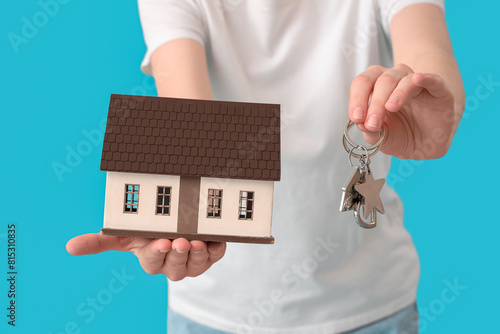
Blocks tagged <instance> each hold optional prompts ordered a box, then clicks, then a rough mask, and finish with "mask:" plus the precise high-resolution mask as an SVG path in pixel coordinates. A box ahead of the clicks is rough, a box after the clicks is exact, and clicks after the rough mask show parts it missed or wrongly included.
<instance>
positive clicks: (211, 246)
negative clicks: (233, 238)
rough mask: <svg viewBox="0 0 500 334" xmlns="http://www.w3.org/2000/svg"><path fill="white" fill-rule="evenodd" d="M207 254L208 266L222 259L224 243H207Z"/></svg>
mask: <svg viewBox="0 0 500 334" xmlns="http://www.w3.org/2000/svg"><path fill="white" fill-rule="evenodd" d="M207 248H208V254H209V259H208V261H209V262H210V265H212V264H214V263H215V262H217V261H219V260H220V259H222V257H223V256H224V254H225V253H226V243H225V242H209V243H208V246H207Z"/></svg>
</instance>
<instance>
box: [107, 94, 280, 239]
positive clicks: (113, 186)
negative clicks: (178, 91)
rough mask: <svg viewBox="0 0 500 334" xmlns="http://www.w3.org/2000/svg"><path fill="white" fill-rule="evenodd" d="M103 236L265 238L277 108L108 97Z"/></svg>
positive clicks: (276, 167) (275, 163)
mask: <svg viewBox="0 0 500 334" xmlns="http://www.w3.org/2000/svg"><path fill="white" fill-rule="evenodd" d="M101 170H104V171H106V172H107V178H106V201H105V212H104V228H103V229H102V230H101V232H102V233H103V234H106V235H115V236H127V237H145V238H168V239H174V238H180V237H183V238H186V239H188V240H203V241H228V242H249V243H268V244H269V243H273V242H274V238H273V237H272V236H271V218H272V207H273V190H274V182H275V181H279V179H280V107H279V105H276V104H256V103H238V102H221V101H204V100H190V99H176V98H162V97H146V96H130V95H111V99H110V104H109V112H108V120H107V127H106V133H105V135H104V144H103V150H102V159H101Z"/></svg>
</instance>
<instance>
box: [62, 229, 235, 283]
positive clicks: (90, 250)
mask: <svg viewBox="0 0 500 334" xmlns="http://www.w3.org/2000/svg"><path fill="white" fill-rule="evenodd" d="M66 249H67V251H68V252H69V253H70V254H73V255H85V254H96V253H101V252H105V251H109V250H117V251H121V252H132V253H134V255H135V256H137V258H138V259H139V262H140V264H141V267H142V269H144V271H145V272H146V273H148V274H150V275H156V274H163V275H165V276H167V277H168V278H169V279H171V280H172V281H179V280H181V279H183V278H185V277H195V276H198V275H201V274H203V273H204V272H205V271H207V270H208V269H209V268H210V267H211V266H212V265H213V264H214V263H215V262H217V261H219V260H220V259H221V258H222V257H223V256H224V253H225V251H226V243H221V242H208V243H205V242H203V241H191V242H189V241H187V240H186V239H184V238H180V239H175V240H174V241H170V240H168V239H154V240H153V239H145V238H126V237H115V236H108V235H101V234H99V233H89V234H83V235H79V236H77V237H74V238H73V239H71V240H70V241H68V243H67V244H66Z"/></svg>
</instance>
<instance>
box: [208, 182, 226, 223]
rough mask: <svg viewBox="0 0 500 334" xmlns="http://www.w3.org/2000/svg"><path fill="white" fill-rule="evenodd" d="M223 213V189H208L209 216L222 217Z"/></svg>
mask: <svg viewBox="0 0 500 334" xmlns="http://www.w3.org/2000/svg"><path fill="white" fill-rule="evenodd" d="M221 214H222V189H208V206H207V218H220V217H221Z"/></svg>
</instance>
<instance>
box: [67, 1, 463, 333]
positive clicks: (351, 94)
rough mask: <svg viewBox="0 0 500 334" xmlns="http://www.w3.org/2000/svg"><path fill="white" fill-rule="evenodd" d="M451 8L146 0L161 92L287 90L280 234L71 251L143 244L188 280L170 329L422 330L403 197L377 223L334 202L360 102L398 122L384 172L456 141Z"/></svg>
mask: <svg viewBox="0 0 500 334" xmlns="http://www.w3.org/2000/svg"><path fill="white" fill-rule="evenodd" d="M443 7H444V3H443V1H441V0H428V1H418V0H372V1H345V2H340V1H326V0H246V1H245V0H234V1H229V0H218V1H216V0H213V1H202V0H191V1H186V0H164V1H161V0H140V1H139V10H140V15H141V22H142V25H143V30H144V36H145V40H146V44H147V46H148V51H147V53H146V56H145V58H144V61H143V64H142V68H143V70H144V71H145V72H146V73H148V74H152V75H153V76H154V78H155V82H156V86H157V91H158V95H159V96H171V97H184V98H195V99H212V98H215V99H218V100H232V101H246V102H266V103H279V104H281V106H282V113H283V114H282V138H281V141H282V149H281V153H282V157H281V159H282V178H281V181H280V182H279V183H277V184H276V186H275V205H274V212H273V234H274V236H275V237H276V243H275V245H273V246H269V247H268V246H257V245H242V244H230V245H228V246H227V250H226V245H225V244H222V243H208V244H206V243H204V242H201V241H191V242H188V241H187V240H185V239H177V240H174V241H172V242H171V241H169V240H164V239H158V240H148V239H137V238H131V239H126V238H118V237H109V236H101V235H99V234H89V235H83V236H79V237H76V238H74V239H72V240H71V241H70V242H69V243H68V246H67V247H68V251H69V252H70V253H72V254H91V253H98V252H102V251H106V250H111V249H114V250H121V251H131V252H133V253H134V254H135V255H136V256H137V257H138V258H139V261H140V263H141V266H142V267H143V268H144V270H145V271H146V272H147V273H149V274H158V273H162V274H164V275H166V276H167V277H168V278H169V279H171V280H172V281H180V282H176V283H171V284H169V308H170V310H171V311H170V312H169V325H168V326H169V327H168V328H169V331H170V332H173V333H191V332H192V333H340V332H351V331H352V332H353V333H385V332H390V331H392V332H395V331H396V332H405V333H417V332H418V315H417V313H416V312H417V311H416V305H415V299H416V288H417V283H418V276H419V264H418V257H417V255H416V251H415V248H414V246H413V244H412V242H411V238H410V236H409V235H408V233H407V232H406V230H405V229H404V227H403V223H402V216H403V214H402V206H401V203H400V200H399V198H398V196H397V195H396V194H395V193H394V192H393V191H392V190H391V189H390V188H389V187H385V188H384V190H383V191H382V194H381V195H382V198H383V201H384V206H385V211H386V214H385V215H379V216H378V221H379V222H378V226H377V227H376V228H375V229H371V230H362V229H360V228H359V227H358V226H357V225H356V224H355V223H354V221H353V217H352V215H351V214H348V213H341V212H337V211H336V209H334V208H336V207H337V206H338V202H339V200H340V195H341V191H340V188H341V186H342V184H343V182H344V181H345V179H346V178H347V176H348V175H349V172H350V167H349V163H348V161H347V153H346V152H345V151H344V148H343V147H342V144H341V138H342V133H343V128H344V125H345V122H346V120H347V118H348V117H349V118H350V120H352V121H353V122H355V123H356V124H357V127H358V129H359V130H361V131H363V134H364V137H365V140H366V141H367V142H369V143H374V142H375V141H376V140H378V136H379V131H378V130H379V129H381V128H382V126H384V127H385V129H386V132H387V135H386V137H385V140H384V142H383V144H382V146H381V152H382V153H383V154H378V155H377V156H375V158H374V159H373V161H372V163H371V165H370V166H371V170H372V172H373V173H374V174H376V175H377V176H384V175H386V174H387V173H388V171H389V167H390V156H395V157H398V158H401V159H434V158H439V157H441V156H443V155H444V154H445V153H446V151H447V149H448V148H449V145H450V143H451V140H452V137H453V135H454V133H455V131H456V128H457V126H458V123H459V120H460V117H461V113H462V111H463V107H464V92H463V85H462V81H461V78H460V73H459V70H458V66H457V64H456V61H455V59H454V56H453V51H452V47H451V43H450V40H449V36H448V32H447V29H446V24H445V21H444V14H443ZM391 51H392V52H391ZM394 64H396V65H394ZM383 66H384V67H383ZM349 87H350V90H349ZM224 254H225V255H224ZM223 256H224V258H223V260H221V261H220V262H219V263H218V264H217V265H216V266H214V267H213V268H212V269H210V270H208V269H209V268H210V267H211V266H212V264H214V263H215V262H217V261H219V260H220V259H221V258H222V257H223ZM207 270H208V271H207ZM201 274H203V275H201ZM199 275H201V276H200V277H199V278H196V279H184V278H186V277H195V276H199ZM181 280H182V281H181Z"/></svg>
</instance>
